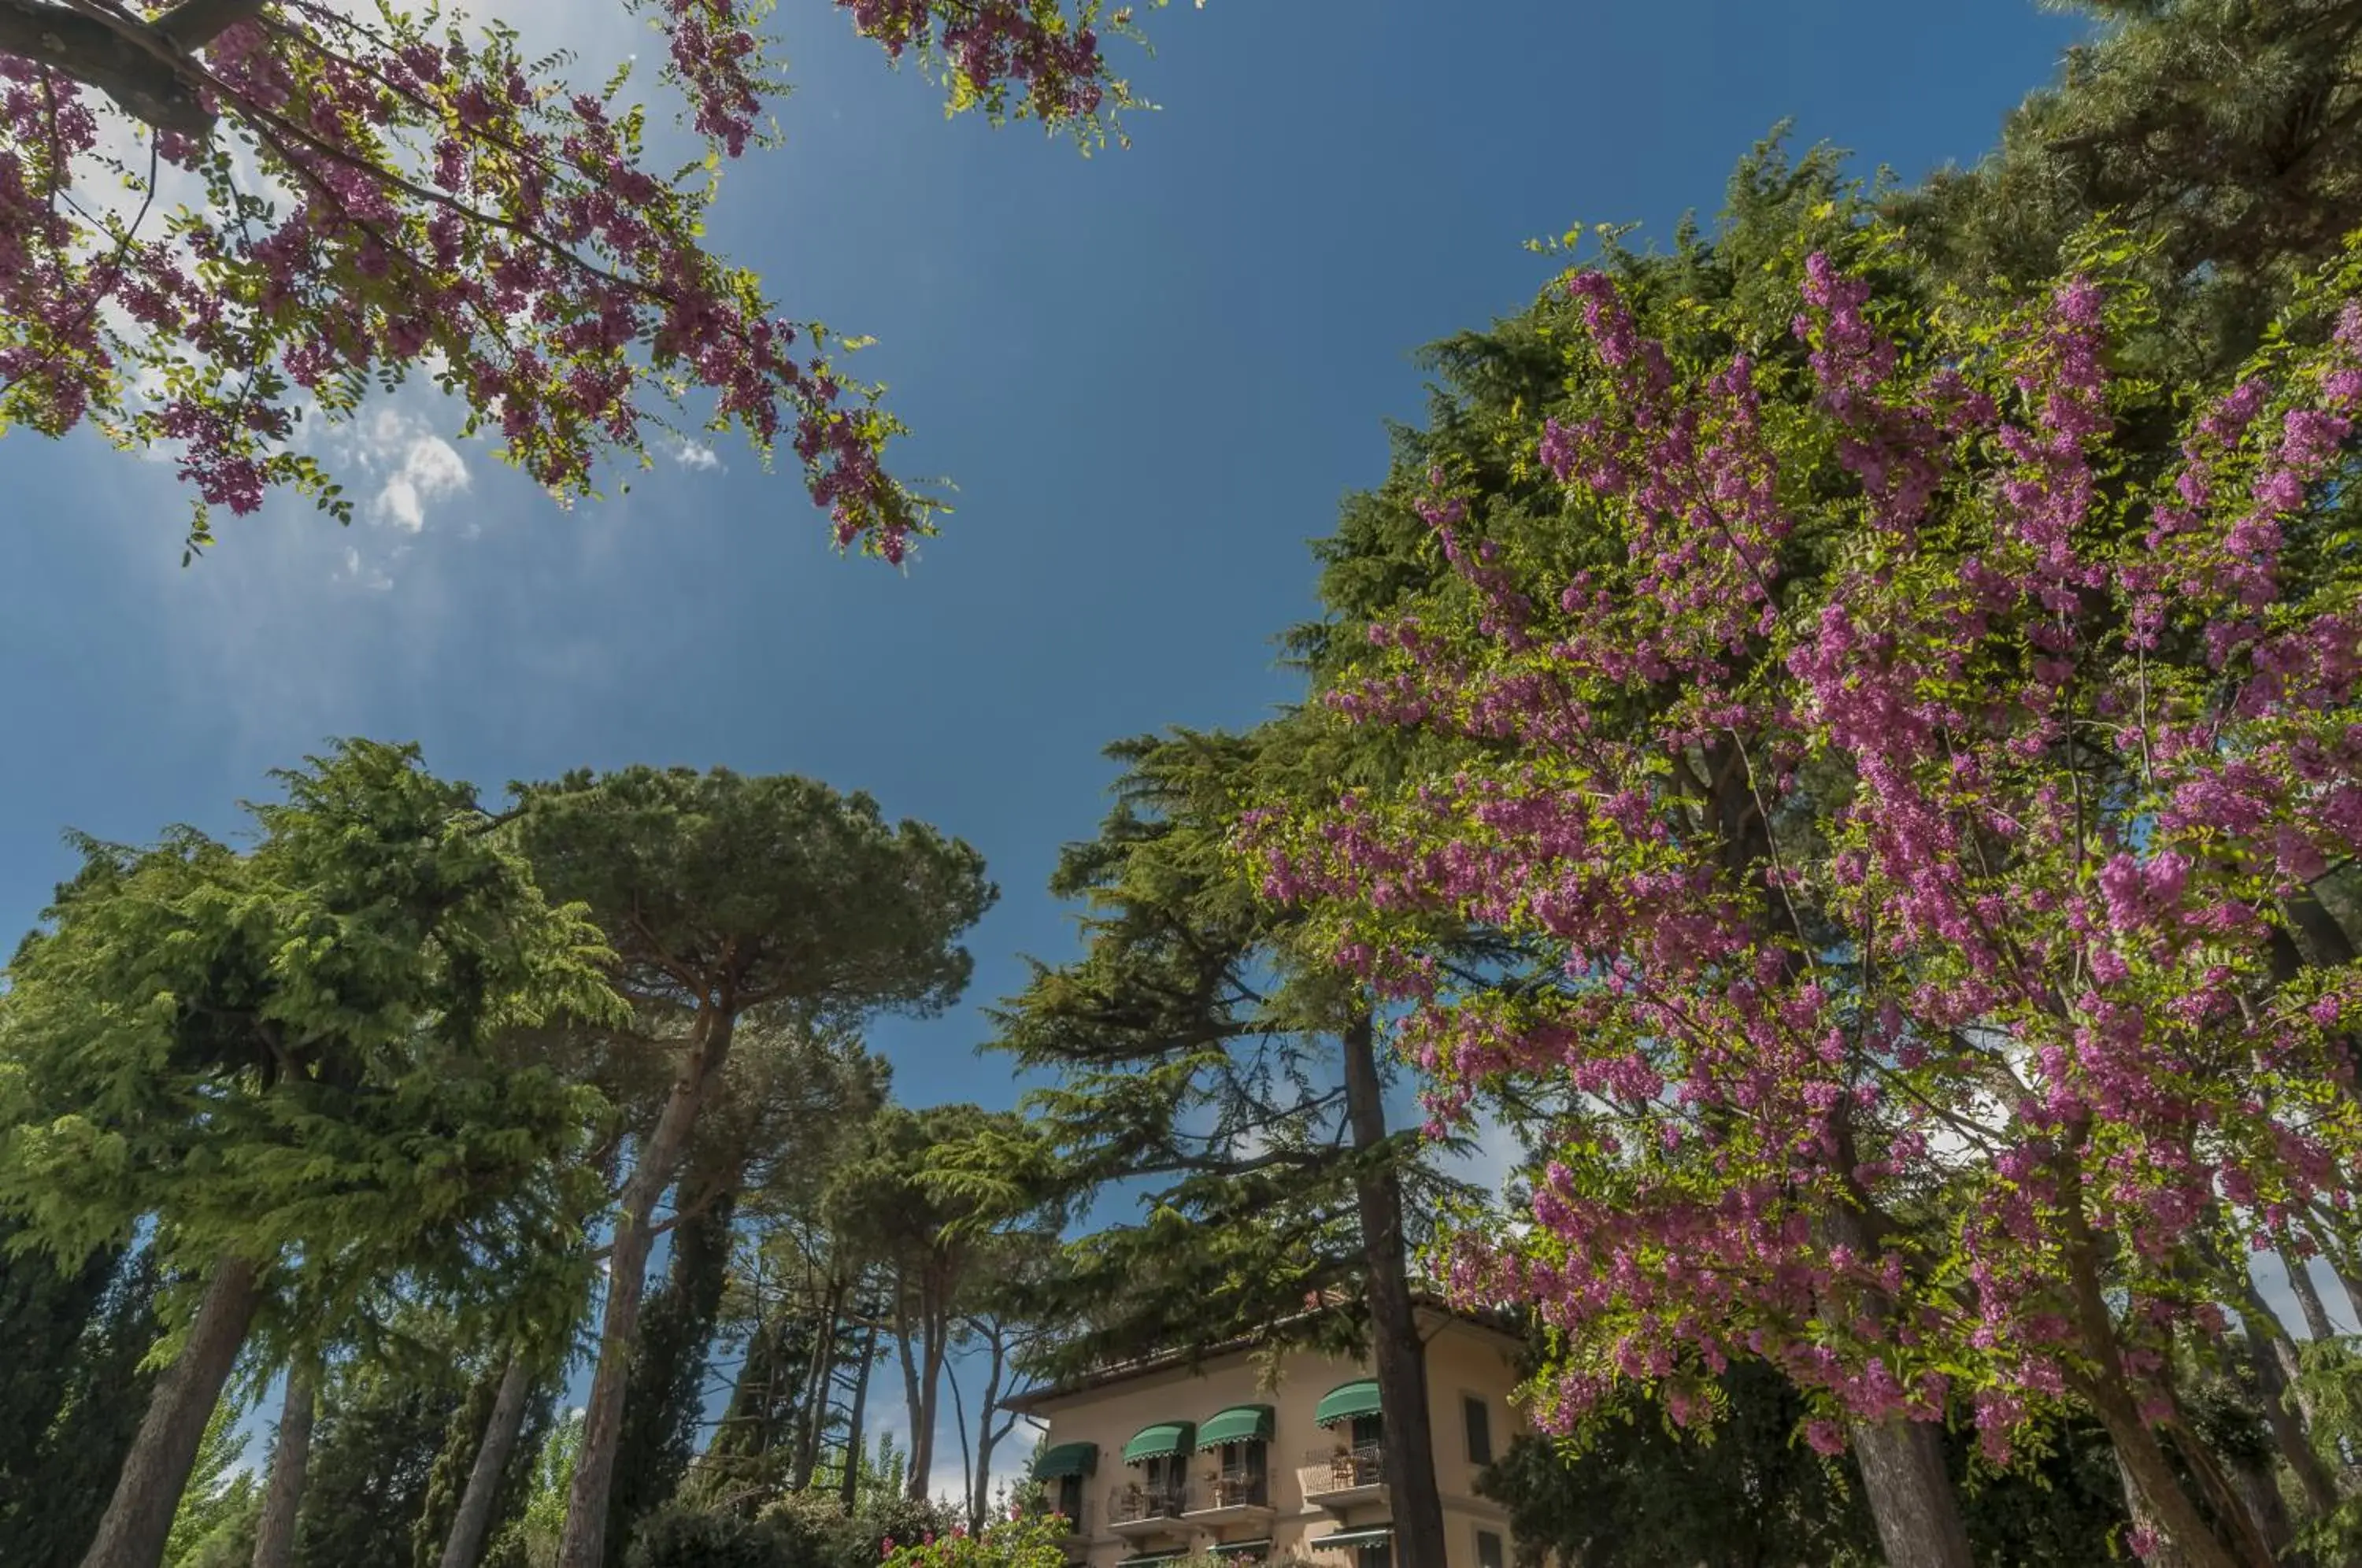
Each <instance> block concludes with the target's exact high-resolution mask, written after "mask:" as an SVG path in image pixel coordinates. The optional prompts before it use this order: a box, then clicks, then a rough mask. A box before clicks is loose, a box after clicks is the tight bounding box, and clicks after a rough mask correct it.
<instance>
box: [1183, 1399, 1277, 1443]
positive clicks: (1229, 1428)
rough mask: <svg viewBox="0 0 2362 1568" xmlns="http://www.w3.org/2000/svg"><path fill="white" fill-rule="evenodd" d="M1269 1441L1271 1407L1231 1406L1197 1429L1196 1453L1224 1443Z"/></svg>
mask: <svg viewBox="0 0 2362 1568" xmlns="http://www.w3.org/2000/svg"><path fill="white" fill-rule="evenodd" d="M1269 1441H1271V1407H1270V1406H1268V1405H1233V1406H1231V1408H1229V1409H1227V1410H1224V1411H1223V1412H1222V1413H1221V1414H1220V1415H1219V1416H1216V1417H1215V1418H1214V1419H1212V1420H1210V1421H1208V1422H1207V1423H1206V1424H1205V1425H1204V1426H1202V1427H1199V1428H1198V1452H1200V1453H1202V1452H1205V1451H1206V1450H1207V1449H1209V1448H1218V1447H1220V1445H1221V1444H1223V1443H1226V1442H1269Z"/></svg>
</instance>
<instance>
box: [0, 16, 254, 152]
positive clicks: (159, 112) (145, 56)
mask: <svg viewBox="0 0 2362 1568" xmlns="http://www.w3.org/2000/svg"><path fill="white" fill-rule="evenodd" d="M261 6H262V0H187V4H186V5H184V6H182V7H181V10H182V11H191V10H197V9H199V8H200V7H203V8H204V11H205V12H207V13H215V12H223V11H227V10H231V9H238V8H242V9H243V10H244V11H245V12H246V13H247V14H248V15H251V14H252V13H253V12H255V11H259V9H261ZM171 15H172V16H178V15H180V11H175V12H173V13H171ZM168 19H169V18H168ZM205 19H207V18H206V17H199V18H197V20H199V21H201V22H202V21H204V20H205ZM243 19H244V18H243V17H238V16H232V17H229V18H228V20H227V21H225V22H222V23H221V24H220V25H219V26H216V27H215V28H214V30H213V32H210V33H206V34H205V35H204V38H203V39H198V40H197V42H198V43H204V42H208V41H210V40H211V39H213V37H214V36H215V34H217V33H219V32H220V31H221V28H223V27H226V26H229V25H230V24H231V23H233V22H237V21H239V20H243ZM188 47H195V46H194V45H191V46H188ZM0 54H13V55H17V56H19V57H21V58H23V59H26V60H29V61H33V62H34V63H35V64H37V65H43V66H47V67H48V68H49V69H50V70H51V71H55V72H60V73H61V74H63V75H66V76H71V77H72V78H73V79H74V80H75V81H77V82H80V83H83V84H84V85H86V86H91V87H95V88H97V89H98V90H99V91H100V92H102V93H104V94H106V95H107V96H108V97H109V98H112V99H114V100H115V102H116V105H118V106H119V107H120V108H121V109H122V110H123V112H124V113H125V114H127V115H129V116H132V117H133V118H134V119H138V120H144V121H145V122H147V123H148V124H149V125H150V126H152V127H155V128H156V129H158V130H163V131H178V132H180V133H181V134H182V135H184V136H194V137H202V136H206V135H209V134H210V133H211V132H212V130H213V128H214V116H212V115H211V114H210V113H208V112H207V111H206V109H205V107H204V105H203V104H201V103H199V102H198V101H197V94H196V91H195V89H194V87H193V86H192V85H191V83H190V82H189V80H188V78H187V77H186V76H184V75H183V74H182V71H181V70H180V69H179V67H178V66H177V65H176V63H175V57H176V56H178V57H180V58H182V59H183V60H185V59H186V54H185V50H184V47H183V45H182V43H181V42H180V41H179V39H178V37H177V36H175V37H166V36H164V35H163V34H161V33H160V32H158V31H157V30H156V29H155V28H152V27H150V26H149V25H147V24H144V23H140V22H136V21H133V20H131V19H129V18H128V17H126V18H123V19H121V20H116V19H113V18H105V19H102V18H101V17H94V16H90V15H87V14H85V13H83V12H79V11H72V10H68V9H67V8H65V7H64V6H51V5H46V4H43V3H42V0H0Z"/></svg>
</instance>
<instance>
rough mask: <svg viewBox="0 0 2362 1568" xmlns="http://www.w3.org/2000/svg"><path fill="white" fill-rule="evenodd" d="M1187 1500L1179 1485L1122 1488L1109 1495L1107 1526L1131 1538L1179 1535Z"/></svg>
mask: <svg viewBox="0 0 2362 1568" xmlns="http://www.w3.org/2000/svg"><path fill="white" fill-rule="evenodd" d="M1186 1502H1187V1499H1186V1498H1185V1497H1184V1496H1183V1495H1182V1492H1181V1489H1180V1488H1179V1487H1177V1486H1124V1487H1120V1488H1118V1489H1117V1490H1115V1491H1113V1492H1110V1493H1109V1494H1108V1506H1107V1527H1108V1529H1110V1530H1112V1531H1114V1532H1115V1533H1116V1534H1117V1535H1120V1536H1123V1537H1125V1538H1126V1539H1129V1540H1137V1539H1140V1538H1142V1537H1145V1536H1152V1535H1178V1534H1180V1533H1181V1529H1182V1526H1181V1510H1182V1508H1183V1507H1184V1506H1185V1505H1186Z"/></svg>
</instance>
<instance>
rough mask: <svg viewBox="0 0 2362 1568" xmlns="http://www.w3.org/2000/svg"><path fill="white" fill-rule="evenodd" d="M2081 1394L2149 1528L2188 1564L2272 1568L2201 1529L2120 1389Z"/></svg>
mask: <svg viewBox="0 0 2362 1568" xmlns="http://www.w3.org/2000/svg"><path fill="white" fill-rule="evenodd" d="M2081 1393H2082V1394H2083V1396H2084V1398H2085V1401H2086V1402H2087V1403H2088V1404H2090V1405H2091V1407H2092V1411H2093V1413H2094V1414H2096V1415H2097V1416H2098V1417H2099V1419H2100V1424H2101V1425H2102V1426H2103V1427H2105V1428H2106V1429H2107V1430H2108V1437H2109V1440H2110V1441H2112V1442H2114V1445H2115V1450H2116V1463H2118V1464H2119V1465H2121V1466H2122V1467H2123V1469H2124V1472H2125V1474H2126V1475H2127V1476H2128V1477H2130V1479H2131V1481H2132V1484H2133V1487H2134V1489H2135V1491H2136V1493H2137V1495H2138V1500H2139V1501H2140V1502H2141V1504H2142V1505H2143V1507H2144V1510H2145V1512H2146V1515H2147V1518H2150V1519H2152V1520H2154V1521H2155V1522H2154V1524H2153V1525H2152V1527H2151V1528H2153V1529H2157V1530H2158V1531H2159V1532H2160V1533H2162V1534H2163V1536H2164V1537H2165V1539H2166V1540H2169V1541H2171V1542H2172V1543H2173V1545H2174V1547H2175V1549H2176V1551H2178V1552H2179V1553H2180V1557H2181V1560H2182V1561H2183V1562H2186V1563H2188V1564H2189V1568H2272V1562H2271V1559H2270V1558H2268V1557H2267V1558H2265V1559H2264V1560H2263V1561H2262V1562H2256V1561H2254V1560H2253V1559H2251V1558H2248V1557H2246V1556H2245V1555H2243V1554H2238V1553H2235V1552H2234V1551H2232V1550H2231V1549H2230V1548H2229V1547H2228V1546H2225V1545H2224V1543H2223V1541H2222V1540H2221V1539H2220V1538H2219V1537H2217V1536H2216V1535H2215V1533H2214V1532H2213V1530H2212V1529H2209V1528H2208V1527H2207V1524H2206V1517H2205V1516H2204V1515H2203V1514H2202V1513H2200V1512H2199V1511H2198V1505H2197V1504H2196V1503H2195V1502H2194V1501H2192V1500H2191V1496H2190V1494H2189V1493H2188V1492H2187V1491H2185V1490H2184V1489H2183V1488H2182V1485H2181V1480H2180V1477H2179V1476H2177V1475H2175V1474H2174V1473H2173V1464H2172V1462H2171V1461H2170V1460H2169V1459H2167V1458H2166V1454H2165V1448H2164V1445H2162V1444H2161V1443H2159V1442H2158V1441H2157V1434H2156V1433H2155V1432H2154V1431H2152V1430H2150V1429H2149V1426H2148V1423H2147V1422H2146V1421H2144V1420H2142V1419H2141V1418H2140V1413H2139V1412H2138V1411H2137V1410H2136V1409H2134V1408H2133V1406H2132V1401H2131V1400H2130V1399H2128V1398H2126V1397H2124V1395H2123V1394H2122V1393H2121V1392H2120V1391H2118V1392H2112V1393H2103V1392H2102V1391H2101V1390H2100V1389H2099V1387H2098V1386H2096V1384H2095V1385H2094V1386H2087V1387H2085V1388H2083V1389H2082V1390H2081Z"/></svg>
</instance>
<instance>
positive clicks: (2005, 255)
mask: <svg viewBox="0 0 2362 1568" xmlns="http://www.w3.org/2000/svg"><path fill="white" fill-rule="evenodd" d="M2073 8H2074V9H2077V10H2081V11H2083V12H2085V13H2087V14H2089V15H2092V16H2093V17H2096V18H2098V19H2099V20H2100V21H2101V22H2102V23H2103V30H2102V31H2101V32H2100V34H2099V35H2098V37H2096V38H2095V39H2093V40H2092V42H2090V43H2088V44H2086V45H2084V46H2082V47H2081V48H2078V49H2075V50H2070V52H2069V54H2068V56H2067V59H2066V61H2065V63H2064V66H2063V68H2062V70H2061V72H2060V73H2059V76H2058V81H2057V82H2056V83H2053V84H2052V85H2050V86H2048V87H2047V88H2045V89H2043V90H2041V91H2038V92H2036V93H2034V94H2031V95H2029V96H2028V97H2027V98H2026V100H2025V103H2024V104H2022V105H2020V106H2019V107H2018V108H2017V109H2015V110H2014V112H2012V114H2011V115H2010V116H2009V118H2008V120H2007V121H2006V122H2005V124H2004V126H2003V131H2002V137H2001V143H2000V146H1999V147H1998V148H1997V149H1995V150H1994V151H1993V152H1992V154H1991V155H1990V156H1989V157H1987V158H1986V159H1984V160H1982V161H1981V162H1980V163H1979V164H1977V165H1976V166H1975V167H1974V168H1972V169H1969V170H1965V171H1961V170H1950V171H1943V172H1940V173H1938V174H1937V175H1936V176H1935V177H1933V178H1932V179H1930V180H1929V181H1928V182H1926V184H1925V185H1923V186H1921V187H1919V188H1917V189H1915V190H1913V191H1910V192H1908V193H1898V194H1897V196H1896V197H1895V199H1894V200H1893V204H1892V206H1891V209H1890V210H1891V211H1892V212H1893V215H1895V216H1896V217H1897V218H1899V219H1900V220H1901V221H1902V222H1903V223H1904V225H1905V226H1906V227H1907V228H1909V229H1910V230H1911V231H1912V233H1913V237H1914V243H1915V246H1916V247H1918V248H1920V249H1921V250H1922V251H1923V253H1924V254H1925V255H1926V257H1927V259H1928V260H1929V263H1930V265H1931V266H1932V267H1933V268H1934V269H1935V270H1936V271H1937V272H1938V273H1939V274H1940V275H1942V276H1945V277H1948V278H1950V279H1954V280H1957V281H1961V282H1982V281H1983V280H1984V279H1986V278H1988V277H1992V276H1995V275H1998V276H2001V277H2004V278H2007V279H2010V280H2014V282H2017V283H2018V284H2021V285H2025V284H2031V283H2035V282H2040V281H2042V280H2045V279H2047V278H2049V277H2051V276H2053V275H2054V274H2055V273H2057V272H2058V271H2059V270H2060V268H2061V266H2062V264H2063V262H2064V260H2065V259H2066V258H2065V255H2064V250H2065V248H2066V247H2067V246H2068V245H2069V244H2070V242H2071V239H2072V237H2073V236H2074V234H2075V233H2076V232H2077V230H2079V229H2080V228H2081V226H2083V225H2084V224H2086V223H2088V222H2089V221H2090V220H2091V219H2092V218H2094V217H2097V216H2103V215H2104V216H2106V217H2107V218H2109V219H2110V220H2111V221H2112V222H2114V223H2116V224H2118V225H2121V226H2124V227H2125V228H2127V229H2130V230H2132V231H2134V232H2136V233H2138V234H2141V235H2144V236H2150V237H2155V239H2156V240H2157V241H2158V245H2157V248H2156V249H2155V251H2154V253H2153V254H2152V255H2151V256H2150V257H2149V258H2148V259H2147V260H2146V261H2145V263H2144V271H2145V274H2146V282H2147V283H2148V284H2149V285H2150V286H2151V287H2153V288H2154V289H2155V290H2156V291H2157V292H2158V295H2159V297H2160V299H2161V300H2162V301H2163V303H2164V305H2165V310H2164V316H2163V319H2162V321H2161V323H2160V329H2159V331H2158V333H2157V334H2156V336H2155V337H2154V339H2153V340H2152V343H2151V345H2150V346H2149V351H2150V352H2152V353H2154V354H2156V355H2157V356H2158V360H2159V368H2160V369H2161V370H2165V371H2166V372H2167V373H2169V374H2170V375H2171V376H2172V377H2173V378H2174V379H2175V380H2178V381H2189V380H2200V379H2206V378H2211V377H2213V376H2218V375H2221V374H2224V373H2227V372H2228V371H2229V370H2232V369H2234V368H2235V367H2236V365H2237V364H2238V363H2239V361H2240V360H2242V359H2245V358H2246V356H2247V355H2248V354H2249V353H2251V352H2252V351H2253V350H2254V349H2255V348H2256V347H2257V344H2258V342H2259V341H2260V339H2261V335H2262V332H2263V328H2264V326H2265V324H2266V323H2267V322H2268V321H2269V320H2270V319H2271V317H2272V315H2274V314H2275V312H2276V311H2277V310H2278V309H2279V307H2280V306H2281V305H2283V304H2286V303H2287V300H2288V297H2289V291H2290V286H2291V284H2292V283H2293V282H2295V280H2296V279H2297V278H2298V277H2300V276H2301V275H2302V274H2303V273H2304V272H2306V271H2310V270H2311V269H2312V268H2313V267H2315V266H2318V265H2319V264H2321V263H2322V262H2324V261H2326V260H2328V259H2331V258H2332V257H2334V255H2335V254H2336V252H2337V248H2338V245H2339V242H2340V240H2341V239H2342V238H2343V237H2344V236H2345V234H2346V233H2347V232H2349V231H2350V230H2352V229H2354V228H2356V227H2357V226H2362V7H2356V6H2354V5H2352V4H2351V3H2350V0H2077V3H2076V4H2075V5H2074V6H2073Z"/></svg>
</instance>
